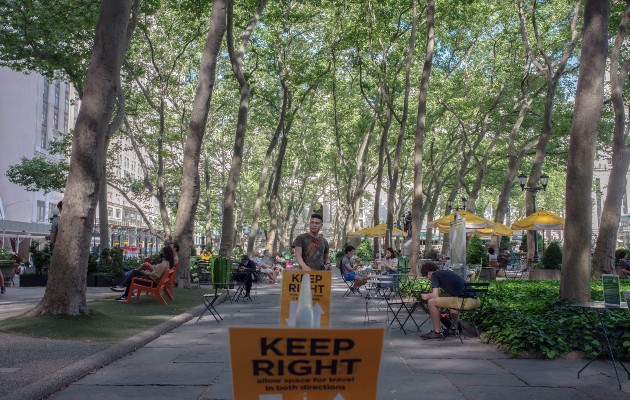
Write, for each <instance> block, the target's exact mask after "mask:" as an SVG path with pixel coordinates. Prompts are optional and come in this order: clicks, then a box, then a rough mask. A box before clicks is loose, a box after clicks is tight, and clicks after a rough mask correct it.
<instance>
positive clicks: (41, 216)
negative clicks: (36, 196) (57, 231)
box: [37, 200, 46, 222]
mask: <svg viewBox="0 0 630 400" xmlns="http://www.w3.org/2000/svg"><path fill="white" fill-rule="evenodd" d="M44 221H46V203H44V202H43V201H42V200H37V222H44Z"/></svg>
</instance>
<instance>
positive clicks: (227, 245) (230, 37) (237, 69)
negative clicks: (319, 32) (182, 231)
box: [219, 0, 268, 257]
mask: <svg viewBox="0 0 630 400" xmlns="http://www.w3.org/2000/svg"><path fill="white" fill-rule="evenodd" d="M267 2H268V0H262V1H260V3H259V4H258V7H257V9H256V11H255V12H254V15H253V16H252V18H251V19H250V21H249V23H248V24H247V27H246V28H245V29H244V30H243V33H242V34H241V43H240V45H239V47H238V48H235V47H234V4H233V3H234V2H233V1H230V2H229V4H228V12H227V18H228V26H227V48H228V53H229V55H230V62H231V64H232V71H233V72H234V76H236V80H237V81H238V86H239V92H240V105H239V108H238V120H237V122H236V134H235V135H234V148H233V151H232V164H231V167H230V173H229V176H228V181H227V183H226V185H225V192H224V199H223V221H222V225H221V248H220V249H219V254H221V255H222V256H224V257H227V256H229V255H230V254H231V253H232V247H233V241H234V221H235V218H234V207H235V202H236V187H237V185H238V181H239V179H240V175H241V167H242V166H243V145H244V141H245V135H246V133H247V119H248V116H249V99H250V95H251V93H250V89H249V82H248V81H247V78H246V76H245V71H243V64H244V63H245V51H246V50H247V45H248V44H249V41H250V39H251V36H252V34H253V32H254V28H256V25H258V21H259V20H260V16H261V15H262V12H263V10H264V9H265V6H266V5H267Z"/></svg>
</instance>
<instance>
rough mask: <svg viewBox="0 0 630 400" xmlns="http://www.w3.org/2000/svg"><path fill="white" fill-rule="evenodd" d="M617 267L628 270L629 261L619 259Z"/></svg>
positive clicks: (629, 268) (629, 269)
mask: <svg viewBox="0 0 630 400" xmlns="http://www.w3.org/2000/svg"><path fill="white" fill-rule="evenodd" d="M619 268H621V269H625V270H627V271H630V262H628V260H624V259H621V260H619Z"/></svg>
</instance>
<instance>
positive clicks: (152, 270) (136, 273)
mask: <svg viewBox="0 0 630 400" xmlns="http://www.w3.org/2000/svg"><path fill="white" fill-rule="evenodd" d="M160 257H161V258H162V262H160V263H159V264H154V265H151V264H150V263H148V262H145V263H143V264H142V265H141V266H140V267H138V269H134V270H133V271H131V273H130V274H129V275H127V277H126V278H125V280H124V281H123V282H122V284H121V285H120V286H118V287H111V288H110V289H111V290H113V291H114V292H122V291H123V290H124V291H125V293H123V295H122V296H120V297H119V298H117V299H116V301H127V296H128V295H129V288H130V287H131V281H132V280H133V278H134V277H140V278H148V279H150V280H151V281H153V284H154V285H155V284H157V283H158V282H159V281H160V279H161V278H162V275H163V274H164V272H166V271H167V270H168V269H169V268H173V266H174V265H175V260H174V258H173V249H172V248H171V246H165V247H163V248H162V252H161V253H160ZM139 284H140V285H143V286H149V285H150V284H149V283H147V282H144V281H140V282H139ZM123 287H124V289H123Z"/></svg>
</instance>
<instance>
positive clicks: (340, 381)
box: [229, 328, 384, 400]
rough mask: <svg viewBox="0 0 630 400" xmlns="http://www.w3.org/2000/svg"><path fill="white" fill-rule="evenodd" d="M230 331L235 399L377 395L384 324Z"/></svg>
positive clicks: (353, 399) (368, 399)
mask: <svg viewBox="0 0 630 400" xmlns="http://www.w3.org/2000/svg"><path fill="white" fill-rule="evenodd" d="M229 330H230V358H231V364H232V386H233V388H234V389H233V390H234V398H235V399H238V400H344V399H345V400H375V399H376V388H377V383H378V370H379V365H380V363H381V351H382V347H383V336H384V333H383V332H384V330H383V329H382V328H370V329H302V328H296V329H286V328H230V329H229Z"/></svg>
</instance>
